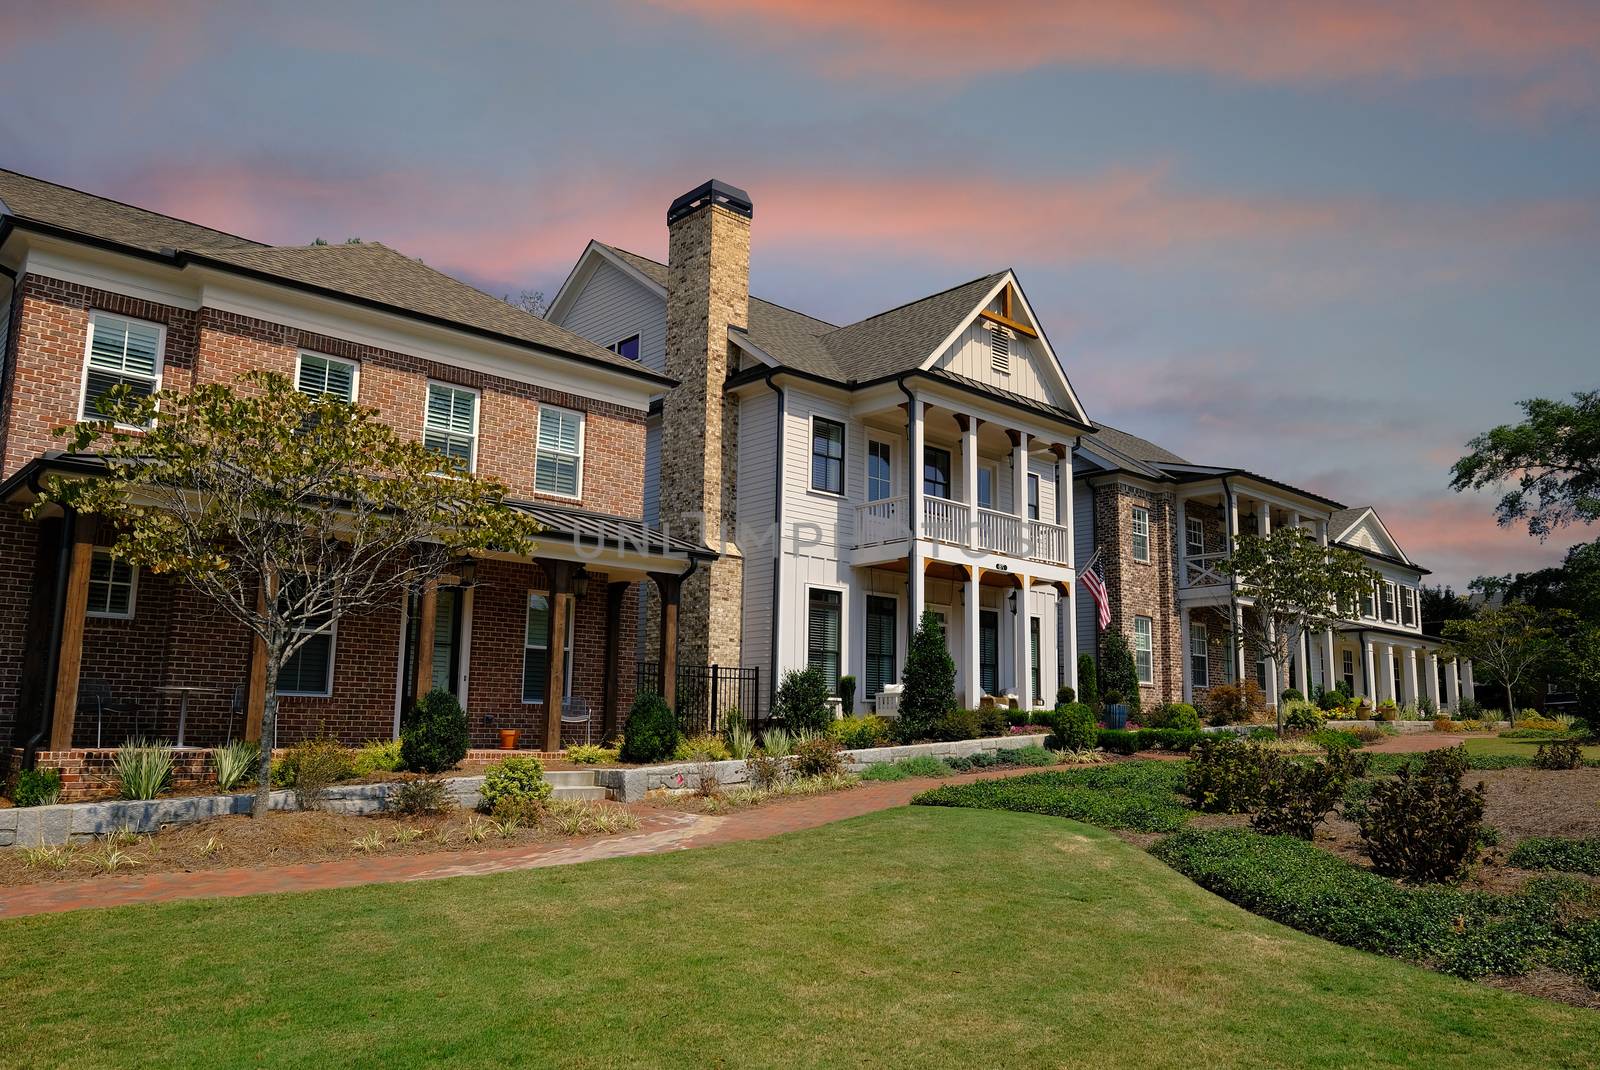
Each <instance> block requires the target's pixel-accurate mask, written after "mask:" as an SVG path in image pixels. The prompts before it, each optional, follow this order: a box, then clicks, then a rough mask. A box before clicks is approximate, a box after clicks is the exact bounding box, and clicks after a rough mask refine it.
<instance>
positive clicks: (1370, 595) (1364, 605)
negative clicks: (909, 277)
mask: <svg viewBox="0 0 1600 1070" xmlns="http://www.w3.org/2000/svg"><path fill="white" fill-rule="evenodd" d="M1376 591H1377V587H1376V586H1374V587H1369V588H1368V589H1367V590H1365V591H1363V592H1362V594H1361V615H1362V616H1363V617H1366V618H1367V619H1368V620H1376V619H1377V617H1378V609H1377V605H1378V603H1377V601H1376V595H1375V593H1374V592H1376Z"/></svg>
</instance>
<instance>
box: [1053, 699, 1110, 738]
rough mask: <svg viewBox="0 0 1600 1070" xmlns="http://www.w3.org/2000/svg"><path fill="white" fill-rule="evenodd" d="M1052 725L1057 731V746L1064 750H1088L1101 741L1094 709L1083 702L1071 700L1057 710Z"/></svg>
mask: <svg viewBox="0 0 1600 1070" xmlns="http://www.w3.org/2000/svg"><path fill="white" fill-rule="evenodd" d="M1050 727H1051V728H1052V729H1053V730H1054V731H1055V735H1056V746H1058V747H1060V748H1061V749H1062V750H1088V749H1090V748H1092V747H1094V746H1095V745H1096V743H1098V742H1099V736H1100V728H1099V726H1098V725H1096V724H1095V721H1094V711H1093V710H1091V709H1090V708H1089V707H1088V706H1085V705H1084V704H1083V703H1081V702H1069V703H1067V704H1066V705H1065V706H1062V707H1061V708H1060V709H1058V710H1056V711H1055V713H1054V714H1053V715H1052V717H1051V719H1050Z"/></svg>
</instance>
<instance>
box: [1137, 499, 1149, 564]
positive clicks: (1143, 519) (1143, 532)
mask: <svg viewBox="0 0 1600 1070" xmlns="http://www.w3.org/2000/svg"><path fill="white" fill-rule="evenodd" d="M1133 559H1134V560H1135V561H1149V560H1150V510H1148V509H1141V508H1139V507H1138V506H1134V507H1133Z"/></svg>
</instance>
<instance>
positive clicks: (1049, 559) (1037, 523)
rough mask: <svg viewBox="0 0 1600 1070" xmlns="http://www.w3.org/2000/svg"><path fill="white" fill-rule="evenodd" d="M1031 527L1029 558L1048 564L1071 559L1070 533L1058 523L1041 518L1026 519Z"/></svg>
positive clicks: (1065, 562)
mask: <svg viewBox="0 0 1600 1070" xmlns="http://www.w3.org/2000/svg"><path fill="white" fill-rule="evenodd" d="M1028 526H1029V528H1031V529H1032V531H1031V537H1032V539H1033V547H1032V549H1031V550H1030V551H1029V553H1028V558H1029V560H1032V561H1043V562H1044V563H1045V564H1048V565H1065V564H1068V563H1070V562H1071V561H1072V537H1071V533H1070V532H1069V531H1068V530H1067V529H1066V528H1064V527H1062V526H1061V525H1060V524H1047V523H1045V522H1044V521H1043V520H1030V521H1028Z"/></svg>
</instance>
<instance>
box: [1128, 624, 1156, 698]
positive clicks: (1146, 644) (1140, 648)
mask: <svg viewBox="0 0 1600 1070" xmlns="http://www.w3.org/2000/svg"><path fill="white" fill-rule="evenodd" d="M1153 624H1154V622H1153V621H1152V620H1151V619H1150V618H1149V617H1134V618H1133V665H1134V668H1136V669H1138V670H1139V682H1140V683H1141V684H1150V683H1154V682H1155V659H1154V657H1153V656H1152V654H1153V647H1152V645H1151V632H1152V625H1153Z"/></svg>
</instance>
